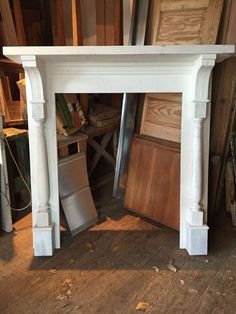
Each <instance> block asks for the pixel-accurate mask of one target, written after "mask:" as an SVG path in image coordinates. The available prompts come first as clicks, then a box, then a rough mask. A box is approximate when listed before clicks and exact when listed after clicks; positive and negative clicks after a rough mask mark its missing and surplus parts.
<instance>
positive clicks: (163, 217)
mask: <svg viewBox="0 0 236 314" xmlns="http://www.w3.org/2000/svg"><path fill="white" fill-rule="evenodd" d="M179 202H180V151H179V149H178V148H175V147H170V146H169V147H167V146H166V145H163V144H160V143H155V142H151V141H146V140H144V139H142V138H138V137H134V138H133V142H132V147H131V153H130V160H129V170H128V180H127V187H126V193H125V207H126V208H127V209H129V210H131V211H134V212H135V213H138V214H140V215H142V216H146V217H148V218H151V219H153V220H154V221H157V222H160V223H162V224H165V225H167V226H169V227H171V228H173V229H175V230H179V216H180V213H179V211H180V209H179V208H180V207H179Z"/></svg>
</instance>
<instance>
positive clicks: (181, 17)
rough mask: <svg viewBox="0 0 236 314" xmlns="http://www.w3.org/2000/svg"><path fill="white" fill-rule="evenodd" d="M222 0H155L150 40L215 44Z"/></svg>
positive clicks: (158, 42) (160, 43)
mask: <svg viewBox="0 0 236 314" xmlns="http://www.w3.org/2000/svg"><path fill="white" fill-rule="evenodd" d="M222 4H223V0H198V1H195V0H172V1H171V0H152V1H151V9H150V15H149V27H148V29H149V31H148V44H154V45H168V44H199V45H200V44H214V43H215V40H216V36H217V31H218V26H219V22H220V16H221V11H222Z"/></svg>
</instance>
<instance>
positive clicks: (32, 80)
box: [23, 56, 54, 256]
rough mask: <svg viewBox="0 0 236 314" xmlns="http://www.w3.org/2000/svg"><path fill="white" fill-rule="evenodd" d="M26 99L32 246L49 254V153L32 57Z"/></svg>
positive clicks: (39, 84) (38, 76)
mask: <svg viewBox="0 0 236 314" xmlns="http://www.w3.org/2000/svg"><path fill="white" fill-rule="evenodd" d="M23 66H24V68H25V74H26V92H27V101H28V104H27V105H28V120H29V135H30V136H29V139H30V141H29V143H30V160H31V166H32V167H31V179H32V184H31V186H32V194H33V196H32V212H33V246H34V255H35V256H51V255H53V250H54V237H53V224H52V222H51V212H50V204H49V201H50V188H49V172H48V155H47V145H46V139H45V120H46V115H45V107H44V106H45V102H44V93H43V84H42V77H41V73H40V71H39V68H38V63H37V60H36V58H35V56H27V57H25V58H24V60H23Z"/></svg>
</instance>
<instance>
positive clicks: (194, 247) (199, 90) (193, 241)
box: [186, 54, 216, 255]
mask: <svg viewBox="0 0 236 314" xmlns="http://www.w3.org/2000/svg"><path fill="white" fill-rule="evenodd" d="M215 59H216V55H214V54H213V55H208V56H204V55H203V56H201V57H200V58H199V59H198V61H197V62H196V66H195V75H194V79H195V84H194V100H193V124H194V125H193V155H192V156H193V157H192V162H193V166H192V205H191V208H190V210H189V215H188V216H189V218H188V222H187V229H186V231H187V234H186V235H187V236H186V240H187V241H186V248H187V250H188V252H189V254H190V255H205V254H207V250H208V229H209V228H208V226H207V225H206V224H204V223H205V222H204V209H203V208H202V197H203V187H204V182H203V171H204V164H203V135H204V120H205V119H206V118H207V104H208V103H209V100H208V94H209V81H210V75H211V71H212V69H213V67H214V65H215Z"/></svg>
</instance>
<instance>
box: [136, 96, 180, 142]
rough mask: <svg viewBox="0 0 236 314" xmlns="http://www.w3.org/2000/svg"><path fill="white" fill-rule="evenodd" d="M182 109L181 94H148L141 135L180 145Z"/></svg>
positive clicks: (144, 107)
mask: <svg viewBox="0 0 236 314" xmlns="http://www.w3.org/2000/svg"><path fill="white" fill-rule="evenodd" d="M181 107H182V95H181V94H180V93H155V94H150V93H149V94H146V95H145V99H144V106H143V114H142V121H141V128H140V134H143V135H149V136H153V137H158V138H161V139H164V140H168V141H172V142H178V143H180V137H181Z"/></svg>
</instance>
